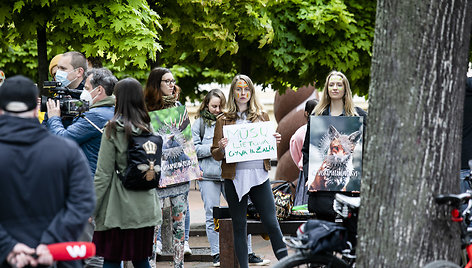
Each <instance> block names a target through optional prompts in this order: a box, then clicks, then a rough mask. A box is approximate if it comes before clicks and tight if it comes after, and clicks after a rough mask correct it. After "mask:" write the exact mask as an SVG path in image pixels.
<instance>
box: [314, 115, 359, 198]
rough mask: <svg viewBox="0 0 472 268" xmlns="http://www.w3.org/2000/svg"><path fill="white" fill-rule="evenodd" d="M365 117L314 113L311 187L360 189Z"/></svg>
mask: <svg viewBox="0 0 472 268" xmlns="http://www.w3.org/2000/svg"><path fill="white" fill-rule="evenodd" d="M362 121H363V118H362V117H358V116H311V117H310V129H309V130H308V131H310V148H309V166H308V181H307V185H308V190H309V191H360V187H361V177H362V142H363V139H362V133H363V125H362Z"/></svg>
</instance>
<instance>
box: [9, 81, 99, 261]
mask: <svg viewBox="0 0 472 268" xmlns="http://www.w3.org/2000/svg"><path fill="white" fill-rule="evenodd" d="M37 97H38V88H37V86H36V85H35V84H34V82H33V81H32V80H31V79H29V78H26V77H24V76H21V75H17V76H13V77H10V78H8V79H6V80H5V83H3V85H2V86H0V170H1V172H0V211H1V213H0V267H10V266H13V267H24V266H27V265H32V266H36V265H37V264H43V265H51V264H52V256H51V255H50V252H49V250H48V249H47V247H46V246H45V245H48V244H52V243H59V242H67V241H75V240H77V239H78V238H79V235H80V234H81V232H82V230H83V228H84V226H85V223H86V222H87V219H88V218H89V217H90V215H92V212H93V209H94V206H95V194H94V188H93V182H92V178H91V173H90V171H89V167H88V164H87V161H86V159H85V156H84V154H83V152H82V151H81V150H80V149H79V147H78V146H77V144H76V143H75V142H73V141H70V140H67V139H64V138H60V137H56V136H54V135H52V134H51V133H49V132H48V131H47V130H46V129H45V128H44V127H42V126H41V125H40V124H39V122H38V120H37V119H36V116H37V113H38V110H37V109H36V105H37ZM33 253H36V254H37V255H38V259H35V258H33V256H32V254H33ZM65 266H67V267H80V266H81V263H80V262H79V261H73V262H68V263H60V262H59V263H57V267H65Z"/></svg>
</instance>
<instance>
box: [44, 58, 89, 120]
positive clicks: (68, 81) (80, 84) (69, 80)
mask: <svg viewBox="0 0 472 268" xmlns="http://www.w3.org/2000/svg"><path fill="white" fill-rule="evenodd" d="M56 67H57V71H56V73H55V75H54V76H53V78H54V80H55V81H57V82H61V83H62V85H61V87H64V88H67V89H74V90H83V89H84V85H85V78H84V76H85V72H87V59H86V58H85V56H84V55H83V54H82V53H80V52H77V51H69V52H66V53H64V54H62V55H61V56H60V57H59V58H58V62H57V66H56ZM51 75H52V73H51ZM73 97H75V98H78V97H79V96H78V95H77V96H73ZM41 109H44V108H41ZM41 111H43V110H41ZM50 117H51V116H50V115H49V114H48V113H46V114H45V115H44V119H43V121H42V122H41V123H42V124H43V125H46V124H47V122H48V120H49V118H50ZM72 120H73V116H71V115H67V114H65V115H64V114H63V115H62V124H63V125H64V126H65V127H68V126H69V125H70V124H71V123H72Z"/></svg>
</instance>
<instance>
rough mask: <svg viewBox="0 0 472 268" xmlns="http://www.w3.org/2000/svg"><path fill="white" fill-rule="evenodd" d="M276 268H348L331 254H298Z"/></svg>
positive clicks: (287, 258)
mask: <svg viewBox="0 0 472 268" xmlns="http://www.w3.org/2000/svg"><path fill="white" fill-rule="evenodd" d="M273 267H274V268H292V267H310V268H346V267H349V265H347V264H346V263H345V262H344V261H343V260H340V259H338V258H336V257H335V256H333V255H330V254H315V255H311V254H307V253H304V252H300V251H299V252H297V253H295V254H293V255H289V256H287V257H285V258H283V259H281V260H280V261H279V262H278V263H277V264H276V265H275V266H273Z"/></svg>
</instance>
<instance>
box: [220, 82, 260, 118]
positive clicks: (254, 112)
mask: <svg viewBox="0 0 472 268" xmlns="http://www.w3.org/2000/svg"><path fill="white" fill-rule="evenodd" d="M239 80H243V81H245V82H246V83H247V85H248V87H249V90H251V99H250V100H249V104H248V107H247V119H248V120H250V121H252V122H254V121H256V120H257V119H261V118H262V112H263V110H264V108H263V106H262V104H260V102H259V101H258V99H257V96H256V89H255V87H254V84H253V83H252V80H251V78H249V77H248V76H247V75H244V74H238V75H236V76H235V77H234V79H233V82H231V88H230V90H229V96H228V102H227V108H228V111H227V112H226V113H225V116H226V117H227V118H229V119H236V118H237V117H238V114H237V112H239V108H238V105H237V104H236V101H235V97H234V90H235V88H236V84H237V82H238V81H239Z"/></svg>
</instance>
